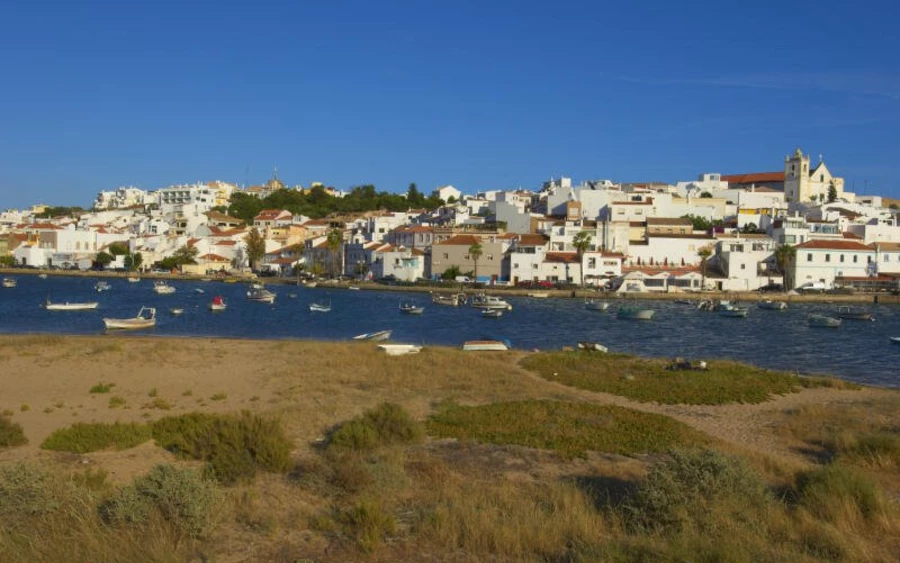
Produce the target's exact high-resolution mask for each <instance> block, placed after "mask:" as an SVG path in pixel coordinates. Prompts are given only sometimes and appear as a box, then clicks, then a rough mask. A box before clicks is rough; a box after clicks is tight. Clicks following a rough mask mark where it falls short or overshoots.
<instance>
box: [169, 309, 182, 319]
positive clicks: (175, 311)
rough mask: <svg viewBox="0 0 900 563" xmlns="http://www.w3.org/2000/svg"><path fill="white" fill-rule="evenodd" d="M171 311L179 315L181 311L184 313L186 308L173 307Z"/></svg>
mask: <svg viewBox="0 0 900 563" xmlns="http://www.w3.org/2000/svg"><path fill="white" fill-rule="evenodd" d="M169 312H170V313H172V314H173V315H174V316H176V317H177V316H178V315H180V314H181V313H184V309H182V308H181V307H172V308H171V309H169Z"/></svg>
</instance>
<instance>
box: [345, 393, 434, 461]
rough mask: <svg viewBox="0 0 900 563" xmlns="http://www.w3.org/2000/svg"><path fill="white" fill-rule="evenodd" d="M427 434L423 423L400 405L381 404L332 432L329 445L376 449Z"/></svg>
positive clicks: (355, 448) (419, 438) (411, 441)
mask: <svg viewBox="0 0 900 563" xmlns="http://www.w3.org/2000/svg"><path fill="white" fill-rule="evenodd" d="M424 437H425V433H424V431H423V429H422V425H421V424H419V423H418V422H416V421H414V420H413V419H412V417H411V416H409V413H407V412H406V411H405V410H404V409H403V408H402V407H400V406H399V405H395V404H392V403H382V404H381V405H379V406H378V407H376V408H374V409H371V410H368V411H366V412H364V413H363V414H362V416H360V417H357V418H355V419H353V420H350V421H347V422H345V423H343V424H341V425H340V426H338V427H337V428H335V429H334V431H332V433H331V435H330V436H329V439H328V447H329V448H339V449H340V448H343V449H348V450H357V451H365V450H374V449H376V448H380V447H383V446H389V445H394V444H415V443H418V442H421V441H422V440H423V439H424Z"/></svg>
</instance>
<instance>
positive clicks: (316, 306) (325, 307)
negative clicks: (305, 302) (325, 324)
mask: <svg viewBox="0 0 900 563" xmlns="http://www.w3.org/2000/svg"><path fill="white" fill-rule="evenodd" d="M309 310H310V311H312V312H314V313H330V312H331V301H328V303H324V302H322V303H310V304H309Z"/></svg>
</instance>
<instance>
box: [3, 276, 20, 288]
mask: <svg viewBox="0 0 900 563" xmlns="http://www.w3.org/2000/svg"><path fill="white" fill-rule="evenodd" d="M17 284H18V282H17V281H16V278H3V287H9V288H13V287H16V285H17Z"/></svg>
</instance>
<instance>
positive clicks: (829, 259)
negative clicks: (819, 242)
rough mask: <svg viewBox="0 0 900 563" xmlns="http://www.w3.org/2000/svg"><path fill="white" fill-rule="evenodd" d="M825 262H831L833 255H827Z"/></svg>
mask: <svg viewBox="0 0 900 563" xmlns="http://www.w3.org/2000/svg"><path fill="white" fill-rule="evenodd" d="M825 261H826V262H831V254H826V255H825Z"/></svg>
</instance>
